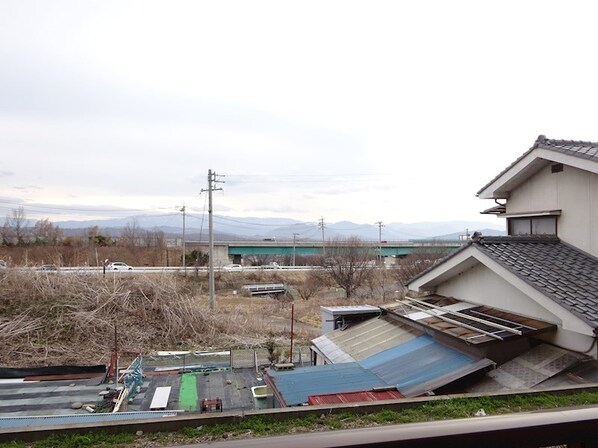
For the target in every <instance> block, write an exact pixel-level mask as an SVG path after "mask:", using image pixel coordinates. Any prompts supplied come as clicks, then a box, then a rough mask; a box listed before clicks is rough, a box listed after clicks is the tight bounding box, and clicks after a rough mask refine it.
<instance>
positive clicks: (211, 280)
mask: <svg viewBox="0 0 598 448" xmlns="http://www.w3.org/2000/svg"><path fill="white" fill-rule="evenodd" d="M217 177H218V176H217V175H216V173H213V172H212V170H208V189H207V190H203V189H202V190H201V192H202V193H203V192H204V191H207V192H208V218H209V219H208V223H209V229H208V234H209V245H210V249H209V260H208V261H209V264H208V275H209V279H208V284H209V288H210V311H212V312H213V311H214V308H215V303H216V298H215V293H214V290H215V287H214V224H213V219H212V210H213V207H212V192H213V191H217V190H222V188H215V187H214V184H216V183H224V181H221V180H217Z"/></svg>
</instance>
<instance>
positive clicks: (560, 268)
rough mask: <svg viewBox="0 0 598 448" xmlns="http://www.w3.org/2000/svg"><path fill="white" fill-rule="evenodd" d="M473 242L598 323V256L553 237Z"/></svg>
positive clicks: (586, 319)
mask: <svg viewBox="0 0 598 448" xmlns="http://www.w3.org/2000/svg"><path fill="white" fill-rule="evenodd" d="M473 245H474V246H475V247H477V248H479V249H480V250H481V251H482V252H484V253H485V254H487V255H489V256H490V257H491V258H492V259H493V260H495V261H496V262H498V263H500V264H501V265H502V266H504V267H505V268H507V269H508V270H510V271H511V272H513V273H514V274H515V275H517V276H518V277H520V278H521V279H523V280H524V281H526V282H527V283H529V284H530V285H531V286H533V287H534V288H536V289H537V290H539V291H540V292H542V293H543V294H544V295H546V296H547V297H549V298H551V299H552V300H554V301H555V302H557V303H559V304H560V305H561V306H563V307H564V308H566V309H568V310H570V311H571V312H573V313H574V314H576V315H577V316H579V317H580V318H582V319H583V320H584V321H586V322H587V323H588V324H590V325H593V326H598V258H596V257H594V256H592V255H589V254H587V253H585V252H582V251H580V250H579V249H576V248H575V247H573V246H570V245H568V244H566V243H563V242H562V241H560V240H559V239H558V238H557V237H554V236H521V237H519V236H506V237H480V238H479V239H477V240H475V241H474V242H473Z"/></svg>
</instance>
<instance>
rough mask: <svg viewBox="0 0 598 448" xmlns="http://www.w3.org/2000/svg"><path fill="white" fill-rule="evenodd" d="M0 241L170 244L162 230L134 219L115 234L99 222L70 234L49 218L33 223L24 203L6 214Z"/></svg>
mask: <svg viewBox="0 0 598 448" xmlns="http://www.w3.org/2000/svg"><path fill="white" fill-rule="evenodd" d="M0 245H1V246H8V247H29V246H46V245H48V246H49V245H52V246H59V245H62V246H77V245H91V246H96V247H109V246H123V247H148V248H162V247H165V246H166V238H165V235H164V232H162V231H161V230H158V229H155V230H146V229H142V228H141V227H140V226H139V225H138V224H137V222H136V221H135V220H134V219H133V220H131V221H130V222H128V223H127V224H126V225H125V227H124V228H123V229H122V231H121V233H120V236H119V237H118V238H115V237H113V236H110V235H105V234H102V233H101V232H100V229H99V227H98V226H92V227H90V228H88V229H86V230H85V233H84V235H81V236H66V235H65V234H64V232H63V230H62V229H61V228H60V227H59V226H58V225H56V224H54V223H52V222H51V221H50V220H48V219H47V218H44V219H39V220H37V221H36V222H35V223H34V224H33V225H31V224H30V223H29V221H28V219H27V216H26V213H25V210H24V209H23V207H19V208H16V209H13V210H12V211H11V213H10V214H9V215H7V216H6V219H5V220H4V224H3V225H2V227H0Z"/></svg>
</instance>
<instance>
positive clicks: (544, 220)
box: [508, 216, 557, 235]
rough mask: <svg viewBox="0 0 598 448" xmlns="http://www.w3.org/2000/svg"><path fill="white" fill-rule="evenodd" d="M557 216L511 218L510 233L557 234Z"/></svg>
mask: <svg viewBox="0 0 598 448" xmlns="http://www.w3.org/2000/svg"><path fill="white" fill-rule="evenodd" d="M556 218H557V217H556V216H529V217H525V218H509V221H508V222H509V224H508V228H509V235H556Z"/></svg>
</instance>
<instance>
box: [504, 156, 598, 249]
mask: <svg viewBox="0 0 598 448" xmlns="http://www.w3.org/2000/svg"><path fill="white" fill-rule="evenodd" d="M544 210H561V216H560V217H559V218H558V236H559V238H561V240H563V241H565V242H567V243H569V244H571V245H573V246H575V247H578V248H580V249H581V250H584V251H586V252H589V253H591V254H593V255H595V256H598V175H596V174H594V173H590V172H588V171H584V170H581V169H578V168H574V167H571V166H567V165H565V166H564V168H563V171H562V172H560V173H552V172H551V169H550V166H547V167H545V168H544V169H542V170H541V171H539V172H538V173H536V174H535V175H534V176H532V177H531V178H530V179H528V180H527V181H526V182H524V183H523V184H521V185H520V186H519V187H517V188H516V189H514V190H513V191H512V192H511V195H510V197H509V199H508V201H507V214H516V213H529V212H538V211H544Z"/></svg>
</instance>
